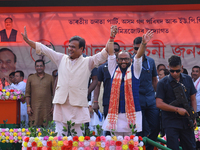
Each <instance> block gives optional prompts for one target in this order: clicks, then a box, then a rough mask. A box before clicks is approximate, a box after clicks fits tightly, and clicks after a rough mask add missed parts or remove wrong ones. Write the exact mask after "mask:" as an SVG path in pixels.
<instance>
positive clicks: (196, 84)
mask: <svg viewBox="0 0 200 150" xmlns="http://www.w3.org/2000/svg"><path fill="white" fill-rule="evenodd" d="M199 82H200V79H199V81H198V82H197V84H196V86H195V88H196V90H197V87H198V85H199Z"/></svg>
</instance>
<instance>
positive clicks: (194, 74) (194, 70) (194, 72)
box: [191, 66, 200, 82]
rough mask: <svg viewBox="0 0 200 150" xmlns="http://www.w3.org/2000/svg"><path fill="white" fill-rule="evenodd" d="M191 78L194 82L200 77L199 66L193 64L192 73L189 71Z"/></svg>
mask: <svg viewBox="0 0 200 150" xmlns="http://www.w3.org/2000/svg"><path fill="white" fill-rule="evenodd" d="M191 76H192V79H193V80H194V82H195V81H196V80H197V79H198V78H199V77H200V67H199V66H194V67H192V73H191Z"/></svg>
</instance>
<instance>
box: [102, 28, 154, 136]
mask: <svg viewBox="0 0 200 150" xmlns="http://www.w3.org/2000/svg"><path fill="white" fill-rule="evenodd" d="M152 35H153V32H152V31H148V32H147V33H146V34H145V35H143V37H142V44H141V45H140V48H139V50H138V53H137V54H136V56H135V57H134V62H133V63H132V59H131V54H130V53H128V52H125V51H123V52H120V53H119V54H118V58H117V59H116V56H115V55H114V50H113V51H112V53H111V55H109V57H108V70H109V72H110V75H111V77H112V79H111V82H112V86H111V95H110V103H109V110H108V115H107V117H106V120H105V122H104V124H103V129H104V130H108V131H111V130H112V131H113V132H114V133H115V135H116V136H119V135H121V136H126V135H131V133H132V132H131V129H130V127H129V125H131V124H133V125H136V129H135V130H137V132H140V131H142V112H141V108H140V102H139V85H140V80H139V77H140V73H141V70H142V56H143V54H144V51H145V47H146V44H147V43H148V42H149V41H150V39H151V38H152Z"/></svg>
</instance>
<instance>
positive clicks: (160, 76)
mask: <svg viewBox="0 0 200 150" xmlns="http://www.w3.org/2000/svg"><path fill="white" fill-rule="evenodd" d="M158 77H159V80H161V79H162V78H164V77H165V71H164V69H161V70H160V71H159V72H158Z"/></svg>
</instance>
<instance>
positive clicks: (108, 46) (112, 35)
mask: <svg viewBox="0 0 200 150" xmlns="http://www.w3.org/2000/svg"><path fill="white" fill-rule="evenodd" d="M116 34H117V26H115V25H112V26H111V28H110V38H109V40H108V42H107V44H106V51H107V52H108V54H109V55H114V38H115V36H116Z"/></svg>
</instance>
